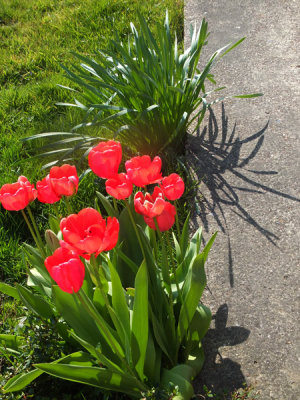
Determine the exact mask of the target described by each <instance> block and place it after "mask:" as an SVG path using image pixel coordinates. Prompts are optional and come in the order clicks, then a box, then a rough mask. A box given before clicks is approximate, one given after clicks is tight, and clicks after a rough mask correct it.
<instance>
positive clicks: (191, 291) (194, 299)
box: [177, 253, 206, 347]
mask: <svg viewBox="0 0 300 400" xmlns="http://www.w3.org/2000/svg"><path fill="white" fill-rule="evenodd" d="M205 285H206V275H205V270H204V255H203V253H201V254H199V255H198V256H197V257H196V258H195V259H194V262H193V264H192V267H191V274H190V279H189V280H188V281H186V282H185V285H184V288H183V304H182V305H181V309H180V314H179V319H178V327H177V340H178V342H177V346H178V347H179V345H180V343H181V342H182V340H183V338H184V336H185V334H186V332H187V330H188V328H189V325H190V322H191V321H192V318H193V316H194V314H195V311H196V308H197V306H198V303H199V300H200V298H201V296H202V293H203V290H204V288H205Z"/></svg>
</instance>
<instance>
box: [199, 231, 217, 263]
mask: <svg viewBox="0 0 300 400" xmlns="http://www.w3.org/2000/svg"><path fill="white" fill-rule="evenodd" d="M217 233H218V232H215V233H214V234H213V235H212V237H211V238H210V239H209V241H208V243H207V244H206V246H205V247H204V249H203V251H202V254H203V259H204V262H205V261H206V260H207V257H208V253H209V251H210V249H211V246H212V245H213V243H214V241H215V239H216V236H217Z"/></svg>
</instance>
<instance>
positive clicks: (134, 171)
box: [125, 156, 162, 187]
mask: <svg viewBox="0 0 300 400" xmlns="http://www.w3.org/2000/svg"><path fill="white" fill-rule="evenodd" d="M125 167H126V171H127V176H128V178H129V180H130V181H131V182H132V183H133V184H134V185H136V186H140V187H141V186H146V185H150V184H151V183H157V182H159V181H160V180H161V179H162V176H161V172H160V170H161V159H160V158H159V157H158V156H156V157H154V159H153V161H151V158H150V157H149V156H142V157H133V158H131V159H130V160H128V161H126V163H125Z"/></svg>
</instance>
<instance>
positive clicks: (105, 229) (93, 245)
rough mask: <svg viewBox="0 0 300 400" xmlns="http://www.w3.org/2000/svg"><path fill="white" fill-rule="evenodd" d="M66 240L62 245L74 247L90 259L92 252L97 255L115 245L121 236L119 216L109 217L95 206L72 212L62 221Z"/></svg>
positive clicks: (62, 230) (61, 225)
mask: <svg viewBox="0 0 300 400" xmlns="http://www.w3.org/2000/svg"><path fill="white" fill-rule="evenodd" d="M60 229H61V232H62V235H63V239H64V241H61V242H60V244H61V246H62V247H66V248H69V249H73V250H74V251H76V252H77V253H78V254H79V255H81V256H83V257H85V258H86V259H89V258H90V256H91V254H94V255H95V257H97V255H98V254H100V253H101V252H102V251H108V250H111V249H112V248H114V247H115V245H116V244H117V241H118V236H119V221H118V220H117V218H111V217H108V218H107V222H106V221H105V219H103V218H102V216H101V214H100V213H99V212H98V211H97V210H94V209H93V208H84V209H83V210H81V211H79V213H78V214H71V215H69V216H68V217H67V218H63V219H62V220H61V222H60Z"/></svg>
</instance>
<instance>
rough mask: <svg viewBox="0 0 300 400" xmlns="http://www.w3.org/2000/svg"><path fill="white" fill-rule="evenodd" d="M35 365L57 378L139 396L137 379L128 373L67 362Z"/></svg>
mask: <svg viewBox="0 0 300 400" xmlns="http://www.w3.org/2000/svg"><path fill="white" fill-rule="evenodd" d="M35 367H36V368H38V369H40V370H41V371H43V372H47V373H48V374H50V375H53V376H55V377H57V378H62V379H66V380H69V381H73V382H79V383H83V384H86V385H90V386H95V387H98V388H101V389H106V390H113V391H117V392H123V393H126V394H128V395H130V396H134V397H140V389H138V386H137V385H138V381H137V379H136V378H134V377H131V376H130V375H128V374H124V375H121V374H117V373H114V372H111V371H109V370H108V369H104V368H98V367H86V366H79V365H67V364H46V363H42V364H36V365H35Z"/></svg>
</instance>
